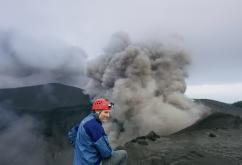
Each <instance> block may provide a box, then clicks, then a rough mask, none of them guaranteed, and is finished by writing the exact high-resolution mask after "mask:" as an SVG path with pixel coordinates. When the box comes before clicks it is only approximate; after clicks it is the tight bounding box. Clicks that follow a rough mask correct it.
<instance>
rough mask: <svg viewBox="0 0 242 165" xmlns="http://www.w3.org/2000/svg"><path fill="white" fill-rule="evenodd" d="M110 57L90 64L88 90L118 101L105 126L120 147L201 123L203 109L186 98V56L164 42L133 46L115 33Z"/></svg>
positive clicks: (107, 55)
mask: <svg viewBox="0 0 242 165" xmlns="http://www.w3.org/2000/svg"><path fill="white" fill-rule="evenodd" d="M104 50H105V53H104V54H103V55H101V56H99V57H98V58H97V59H94V60H92V61H90V63H89V64H88V67H87V76H88V77H89V78H90V80H89V83H88V84H87V86H86V91H87V93H89V94H90V95H91V96H92V97H96V96H105V97H107V98H109V99H111V100H112V101H113V102H114V103H115V107H114V111H113V112H112V117H113V120H112V123H109V124H107V125H106V129H107V131H108V132H109V135H110V141H111V142H112V143H114V144H116V145H118V144H122V143H123V142H125V141H127V140H130V139H132V138H135V137H137V136H141V135H144V134H147V133H148V132H150V131H151V130H154V131H155V132H157V133H159V134H161V135H167V134H170V133H173V132H176V131H178V130H180V129H182V128H185V127H187V126H189V125H191V124H192V123H194V122H195V121H197V120H198V119H199V118H200V117H201V116H202V114H203V112H202V109H203V107H201V106H200V105H197V104H195V103H194V102H193V101H192V100H191V99H189V98H187V97H186V96H185V95H184V92H185V90H186V83H185V78H186V77H187V72H186V67H187V66H188V65H189V64H190V61H191V60H190V57H189V55H188V54H187V52H186V51H185V50H183V49H181V48H179V47H177V48H176V47H174V46H169V45H165V44H163V43H161V42H155V41H152V42H143V43H133V42H132V41H131V40H130V38H129V36H128V35H127V34H126V33H122V32H120V33H116V34H114V35H113V37H112V39H111V41H110V44H109V45H108V46H107V47H106V48H105V49H104Z"/></svg>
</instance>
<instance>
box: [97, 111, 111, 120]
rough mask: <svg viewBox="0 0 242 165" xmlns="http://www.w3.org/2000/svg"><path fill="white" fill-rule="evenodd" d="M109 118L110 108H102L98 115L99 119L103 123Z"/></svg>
mask: <svg viewBox="0 0 242 165" xmlns="http://www.w3.org/2000/svg"><path fill="white" fill-rule="evenodd" d="M109 118H110V110H103V111H102V112H101V113H100V115H99V120H100V121H101V122H102V123H104V122H107V121H108V119H109Z"/></svg>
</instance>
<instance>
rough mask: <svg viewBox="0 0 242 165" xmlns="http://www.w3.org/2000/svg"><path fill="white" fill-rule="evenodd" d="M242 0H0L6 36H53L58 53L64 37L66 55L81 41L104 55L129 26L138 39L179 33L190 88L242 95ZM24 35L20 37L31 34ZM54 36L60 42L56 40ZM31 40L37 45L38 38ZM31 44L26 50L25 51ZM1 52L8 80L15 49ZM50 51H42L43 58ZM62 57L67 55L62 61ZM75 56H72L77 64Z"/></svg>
mask: <svg viewBox="0 0 242 165" xmlns="http://www.w3.org/2000/svg"><path fill="white" fill-rule="evenodd" d="M241 7H242V1H241V0H119V1H117V0H21V1H19V0H0V40H1V37H2V38H4V37H6V35H5V34H6V33H10V34H11V36H12V33H14V34H17V36H18V35H22V36H28V37H31V38H35V40H37V41H38V42H40V41H42V42H43V41H44V40H45V39H51V40H53V41H49V43H50V45H54V46H55V48H48V49H46V50H50V51H52V52H54V53H53V54H56V52H60V51H62V49H63V48H62V47H63V45H65V47H66V48H64V49H65V52H67V53H65V54H63V55H62V56H63V57H66V56H68V55H69V54H70V53H69V51H66V50H69V48H70V47H71V48H72V47H76V50H77V49H78V52H80V51H82V50H84V51H85V52H86V53H84V52H82V55H83V56H81V57H82V58H84V57H85V55H84V54H87V55H88V56H89V57H95V56H97V55H99V54H100V53H101V52H102V49H103V47H104V46H105V45H106V44H107V42H108V40H109V39H110V36H111V35H112V34H113V33H114V32H117V31H124V32H127V33H128V34H129V35H130V37H131V38H132V39H134V40H137V41H139V40H142V39H143V38H169V37H175V38H179V39H180V40H181V41H182V42H183V45H184V47H185V48H186V49H187V50H188V52H189V53H190V54H191V56H192V61H193V62H192V64H191V66H190V67H189V68H188V72H189V78H188V79H187V84H188V89H187V93H186V94H187V95H188V96H189V97H197V98H211V99H216V100H219V101H225V102H234V101H237V100H242V94H241V93H242V76H241V73H240V72H241V71H242V65H241V64H242V10H241ZM13 36H14V37H15V38H16V35H13ZM10 38H11V37H10ZM23 38H24V37H22V38H21V39H20V40H18V42H20V43H21V42H23V41H25V39H23ZM2 40H3V39H2ZM55 40H58V44H53V43H54V42H55ZM14 41H15V40H14ZM28 41H29V40H28ZM0 43H1V42H0ZM4 43H5V42H4ZM10 43H11V44H13V43H12V42H10ZM29 43H31V44H30V45H29V47H30V48H32V46H33V45H35V44H33V45H32V42H31V41H29ZM1 44H3V42H2V43H1ZM8 44H9V43H8ZM13 45H17V48H16V46H13V47H11V50H12V49H13V50H15V51H16V50H19V49H18V45H19V44H16V42H14V44H13ZM43 45H44V47H48V46H47V45H49V44H48V43H44V44H43ZM2 47H3V46H2ZM27 48H28V47H27ZM27 48H25V49H24V50H22V49H21V51H20V52H23V53H25V52H26V49H27ZM36 50H42V49H40V48H38V49H36ZM33 52H34V53H35V51H30V52H27V54H28V53H29V54H31V53H32V54H33ZM0 53H1V54H0V64H1V65H2V67H1V66H0V80H1V81H7V80H9V79H6V77H8V75H6V72H5V70H6V67H10V66H11V65H10V63H9V65H7V64H6V63H8V60H6V59H7V58H8V57H6V55H3V53H4V51H2V52H1V50H0ZM37 54H38V53H37ZM71 54H73V53H71ZM48 56H49V55H48ZM73 56H74V57H75V58H74V60H73V61H75V62H76V61H77V59H79V58H77V56H76V55H75V53H74V55H73ZM32 58H34V57H32ZM45 58H46V57H45ZM45 58H43V57H39V58H38V61H39V59H40V61H41V60H42V61H44V59H45ZM62 59H65V58H62ZM18 62H19V61H18ZM22 62H23V61H21V63H22ZM62 63H63V61H61V60H60V61H59V63H55V65H59V64H62ZM71 63H72V61H69V63H68V64H66V65H67V66H69V70H70V71H72V70H73V68H71V67H70V66H71ZM5 65H6V67H5ZM76 65H77V63H75V66H76ZM3 66H4V67H5V69H4V67H3ZM60 66H61V65H60ZM30 68H31V67H30ZM76 68H78V67H76ZM34 69H35V70H36V68H34ZM54 69H56V68H54ZM80 69H81V68H80ZM37 70H38V71H39V70H41V71H42V70H43V68H41V67H38V68H37ZM57 70H58V69H57ZM69 70H68V71H69ZM24 71H26V68H24ZM3 72H4V73H3ZM58 72H60V71H59V70H58ZM68 73H69V72H68ZM62 76H63V75H62ZM11 80H12V81H15V80H16V78H15V79H11ZM0 84H1V83H0ZM5 84H6V82H5ZM10 84H13V85H14V83H13V82H10ZM1 85H2V84H1ZM0 87H2V88H3V87H4V86H3V85H2V86H0Z"/></svg>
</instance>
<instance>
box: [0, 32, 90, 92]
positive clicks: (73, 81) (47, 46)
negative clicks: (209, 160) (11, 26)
mask: <svg viewBox="0 0 242 165" xmlns="http://www.w3.org/2000/svg"><path fill="white" fill-rule="evenodd" d="M86 58H87V55H86V53H85V52H84V51H83V50H82V49H80V48H79V47H74V46H71V45H68V44H67V43H64V42H61V41H59V40H57V39H53V38H41V37H39V38H38V37H33V36H31V37H30V36H28V35H25V34H22V33H20V32H16V31H3V30H0V88H12V87H21V86H30V85H38V84H44V83H50V82H59V83H65V84H69V85H77V84H78V85H80V84H81V85H82V84H83V83H82V82H84V80H85V76H84V72H85V63H86ZM81 85H80V86H81Z"/></svg>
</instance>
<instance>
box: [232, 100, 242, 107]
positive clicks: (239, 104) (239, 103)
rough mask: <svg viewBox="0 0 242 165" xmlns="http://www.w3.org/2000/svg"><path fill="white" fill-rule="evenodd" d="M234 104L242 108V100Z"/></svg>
mask: <svg viewBox="0 0 242 165" xmlns="http://www.w3.org/2000/svg"><path fill="white" fill-rule="evenodd" d="M233 105H234V106H237V107H240V108H242V101H238V102H235V103H233Z"/></svg>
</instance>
